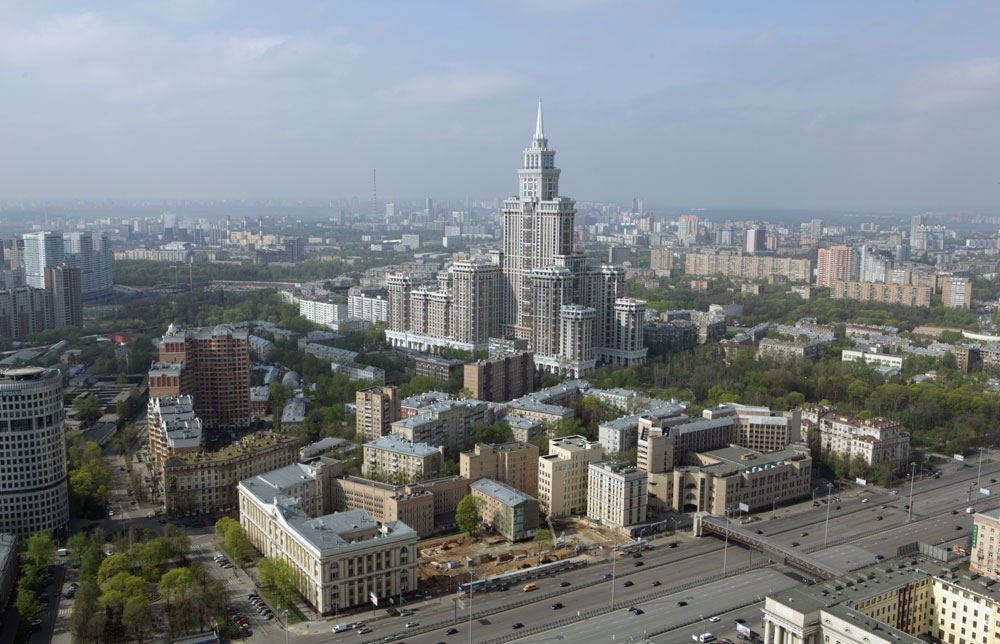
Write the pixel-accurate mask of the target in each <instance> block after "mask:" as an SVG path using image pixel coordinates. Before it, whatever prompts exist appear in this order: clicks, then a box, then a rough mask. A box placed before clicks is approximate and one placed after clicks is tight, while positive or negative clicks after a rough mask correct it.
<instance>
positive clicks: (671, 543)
mask: <svg viewBox="0 0 1000 644" xmlns="http://www.w3.org/2000/svg"><path fill="white" fill-rule="evenodd" d="M667 547H668V548H676V547H677V542H676V541H671V542H670V544H669V545H668V546H667Z"/></svg>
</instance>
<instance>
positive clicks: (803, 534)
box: [799, 532, 809, 537]
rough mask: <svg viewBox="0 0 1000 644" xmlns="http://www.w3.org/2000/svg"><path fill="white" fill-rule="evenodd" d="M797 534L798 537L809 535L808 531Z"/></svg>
mask: <svg viewBox="0 0 1000 644" xmlns="http://www.w3.org/2000/svg"><path fill="white" fill-rule="evenodd" d="M799 536H800V537H808V536H809V533H808V532H803V533H802V534H800V535H799Z"/></svg>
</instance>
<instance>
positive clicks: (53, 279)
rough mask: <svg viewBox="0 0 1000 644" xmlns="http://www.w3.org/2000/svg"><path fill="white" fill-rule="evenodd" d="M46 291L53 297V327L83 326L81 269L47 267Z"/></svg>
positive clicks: (64, 266)
mask: <svg viewBox="0 0 1000 644" xmlns="http://www.w3.org/2000/svg"><path fill="white" fill-rule="evenodd" d="M45 290H46V291H48V292H49V293H51V295H52V300H51V301H52V321H51V322H52V326H53V327H56V328H58V327H61V326H80V327H82V326H83V291H82V287H81V283H80V269H79V268H72V267H70V266H66V265H63V266H47V267H45Z"/></svg>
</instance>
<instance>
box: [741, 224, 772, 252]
mask: <svg viewBox="0 0 1000 644" xmlns="http://www.w3.org/2000/svg"><path fill="white" fill-rule="evenodd" d="M762 250H767V229H765V228H744V229H743V252H744V253H757V252H760V251H762Z"/></svg>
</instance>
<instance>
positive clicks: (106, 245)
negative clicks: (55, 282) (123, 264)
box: [63, 232, 112, 300]
mask: <svg viewBox="0 0 1000 644" xmlns="http://www.w3.org/2000/svg"><path fill="white" fill-rule="evenodd" d="M63 249H64V253H65V256H66V261H67V262H68V263H69V265H70V266H74V267H76V268H79V269H80V285H81V289H82V293H83V299H84V300H93V299H97V298H100V297H103V296H105V295H108V294H109V293H111V287H112V282H111V245H110V242H109V240H108V236H107V235H106V234H103V233H100V234H98V235H96V236H95V235H94V233H89V232H78V233H66V234H65V235H63Z"/></svg>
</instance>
